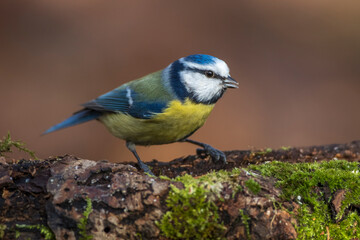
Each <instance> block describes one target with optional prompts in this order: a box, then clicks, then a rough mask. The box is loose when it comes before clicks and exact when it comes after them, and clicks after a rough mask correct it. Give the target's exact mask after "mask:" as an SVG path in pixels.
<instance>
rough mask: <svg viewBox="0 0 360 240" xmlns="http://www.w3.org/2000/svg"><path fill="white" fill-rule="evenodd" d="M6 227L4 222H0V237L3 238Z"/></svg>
mask: <svg viewBox="0 0 360 240" xmlns="http://www.w3.org/2000/svg"><path fill="white" fill-rule="evenodd" d="M6 228H7V226H6V225H5V224H0V239H3V237H4V235H5V230H6Z"/></svg>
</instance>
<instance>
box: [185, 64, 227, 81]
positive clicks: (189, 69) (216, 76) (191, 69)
mask: <svg viewBox="0 0 360 240" xmlns="http://www.w3.org/2000/svg"><path fill="white" fill-rule="evenodd" d="M184 70H187V71H192V72H198V73H201V74H203V75H205V76H206V71H209V70H202V69H196V68H189V67H187V68H185V69H184ZM212 72H213V71H212ZM213 73H214V77H213V78H217V79H220V80H223V81H224V80H225V79H226V77H223V76H220V75H219V74H216V73H215V72H213Z"/></svg>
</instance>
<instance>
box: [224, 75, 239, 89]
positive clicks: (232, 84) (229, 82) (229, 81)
mask: <svg viewBox="0 0 360 240" xmlns="http://www.w3.org/2000/svg"><path fill="white" fill-rule="evenodd" d="M224 83H225V87H227V88H239V86H238V85H239V83H238V82H237V81H235V79H233V78H232V77H230V76H229V77H227V78H226V79H225V80H224Z"/></svg>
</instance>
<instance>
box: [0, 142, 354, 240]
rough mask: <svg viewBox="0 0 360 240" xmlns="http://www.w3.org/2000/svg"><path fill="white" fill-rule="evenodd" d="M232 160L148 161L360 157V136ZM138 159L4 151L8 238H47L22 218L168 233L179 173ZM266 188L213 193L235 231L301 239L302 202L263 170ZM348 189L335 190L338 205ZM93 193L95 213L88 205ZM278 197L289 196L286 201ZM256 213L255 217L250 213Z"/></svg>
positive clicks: (124, 234)
mask: <svg viewBox="0 0 360 240" xmlns="http://www.w3.org/2000/svg"><path fill="white" fill-rule="evenodd" d="M226 155H227V159H228V164H226V165H225V164H222V163H212V161H211V159H209V158H208V157H204V156H188V157H185V158H181V159H176V160H174V161H171V162H169V163H160V162H157V161H153V162H150V163H148V164H149V165H150V166H151V167H152V171H153V172H154V174H155V175H157V176H159V175H165V176H168V177H170V178H174V177H176V176H179V175H183V174H185V173H188V174H191V175H192V176H194V177H197V176H201V175H203V174H206V173H208V172H209V171H212V170H220V169H225V170H231V169H233V168H234V167H240V168H241V167H245V166H248V165H249V164H260V163H263V162H266V161H272V160H279V161H288V162H293V163H295V162H313V161H320V160H331V159H333V158H339V159H340V158H341V159H347V160H349V161H359V159H360V141H354V142H352V143H349V144H333V145H326V146H316V147H307V148H291V149H286V150H277V151H267V150H264V151H229V152H226ZM135 166H136V165H135V164H134V163H127V164H120V163H109V162H106V161H98V162H96V161H91V160H86V159H79V158H77V157H74V156H68V155H66V156H63V157H57V158H49V159H46V160H36V161H34V160H20V161H18V162H17V163H10V162H9V161H8V160H6V159H5V158H0V187H1V197H0V206H1V208H0V227H1V229H3V230H2V231H0V236H1V234H2V237H3V239H15V238H16V237H18V239H29V238H30V239H41V238H44V234H41V233H40V231H39V229H35V228H21V226H20V227H19V224H22V226H34V225H37V226H44V227H48V228H50V229H51V231H52V232H53V233H54V234H55V237H56V239H81V238H82V239H85V237H84V234H83V233H81V227H79V223H80V222H81V221H82V220H81V219H83V221H85V224H84V226H85V227H86V229H85V230H86V234H87V235H91V236H92V238H93V239H159V238H160V239H166V237H164V236H163V235H161V232H160V230H159V227H158V225H157V224H156V222H159V221H160V220H161V218H162V217H163V215H164V213H166V212H167V211H168V207H167V202H166V199H167V198H168V195H169V191H170V185H174V186H175V187H176V188H178V189H183V188H184V184H183V183H181V182H176V181H174V180H167V179H163V178H157V177H151V176H148V175H146V174H143V173H142V172H141V171H139V170H137V169H136V167H135ZM249 179H251V174H249V173H248V172H247V171H245V170H241V172H240V174H239V175H238V176H236V179H235V180H234V182H236V183H237V184H238V185H239V186H244V184H245V182H246V181H248V180H249ZM256 182H257V183H258V184H259V185H260V187H261V188H260V189H261V190H260V192H258V193H256V194H255V193H253V192H251V191H249V190H248V189H247V188H245V189H243V190H242V191H235V190H234V189H233V188H231V187H230V186H229V184H227V183H221V185H222V186H221V189H222V190H221V192H220V195H219V196H217V197H216V198H215V199H213V200H212V201H213V202H214V203H215V205H216V206H217V209H218V214H219V217H220V222H222V223H223V224H224V226H225V230H224V233H223V236H224V237H225V238H227V239H296V237H297V233H296V230H295V226H296V219H295V218H294V216H292V215H290V214H289V213H288V212H287V211H286V210H287V209H288V210H293V209H296V208H297V207H298V206H297V204H296V203H294V202H291V201H288V202H284V201H283V200H282V199H281V198H280V194H281V189H279V188H277V187H276V186H275V182H276V181H275V179H272V178H268V177H263V176H260V175H259V176H257V178H256ZM343 196H344V193H343V192H341V191H339V192H336V193H335V194H334V196H331V195H330V196H329V197H333V198H334V201H333V203H334V206H333V207H332V208H333V209H334V211H336V209H337V208H338V206H336V203H337V202H339V201H340V202H341V198H342V197H343ZM87 199H90V200H91V203H92V207H91V212H90V215H89V217H88V218H86V217H84V212H85V211H86V207H89V206H88V203H87ZM274 202H279V203H282V206H284V207H283V208H278V207H277V206H276V205H275V204H274ZM242 214H246V216H248V220H246V221H247V223H246V222H244V221H243V220H244V219H243V215H242Z"/></svg>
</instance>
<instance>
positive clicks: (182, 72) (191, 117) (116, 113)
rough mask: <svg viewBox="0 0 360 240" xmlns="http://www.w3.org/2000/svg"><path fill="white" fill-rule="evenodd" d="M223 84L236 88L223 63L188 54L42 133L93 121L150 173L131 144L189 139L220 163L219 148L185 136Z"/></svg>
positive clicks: (211, 104) (219, 94)
mask: <svg viewBox="0 0 360 240" xmlns="http://www.w3.org/2000/svg"><path fill="white" fill-rule="evenodd" d="M228 88H238V83H237V82H236V81H235V80H234V79H233V78H231V76H230V74H229V68H228V66H227V64H226V63H225V62H224V61H222V60H220V59H218V58H216V57H213V56H209V55H204V54H195V55H190V56H187V57H184V58H180V59H178V60H176V61H175V62H173V63H171V64H170V65H169V66H167V67H166V68H165V69H163V70H160V71H158V72H154V73H151V74H149V75H147V76H145V77H142V78H140V79H137V80H134V81H131V82H128V83H125V84H123V85H121V86H120V87H118V88H115V89H114V90H112V91H110V92H108V93H105V94H104V95H101V96H99V97H98V98H96V99H94V100H91V101H89V102H87V103H85V104H83V105H82V106H83V109H82V110H80V111H78V112H75V113H74V114H73V115H72V116H71V117H69V118H68V119H66V120H65V121H63V122H61V123H59V124H57V125H55V126H53V127H51V128H50V129H48V130H47V131H46V132H45V134H47V133H50V132H53V131H56V130H59V129H62V128H66V127H70V126H74V125H77V124H80V123H84V122H87V121H90V120H95V119H96V120H98V121H100V122H101V123H103V124H104V125H105V127H106V128H107V129H108V130H109V131H110V133H112V134H113V135H114V136H116V137H118V138H121V139H124V140H125V141H126V146H127V148H128V149H129V150H130V151H131V152H132V153H133V154H134V156H135V157H136V159H137V161H138V164H139V165H140V167H141V168H142V169H143V170H144V171H145V172H147V173H149V174H151V175H153V173H152V172H151V171H150V169H149V167H148V166H147V165H146V164H144V163H143V162H142V161H141V159H140V157H139V156H138V154H137V152H136V149H135V145H143V146H148V145H158V144H167V143H173V142H189V143H192V144H195V145H198V146H200V147H202V148H203V149H202V152H203V153H206V154H208V155H210V156H211V157H212V159H214V160H220V161H222V162H224V163H226V157H225V154H224V153H223V152H221V151H219V150H217V149H215V148H213V147H211V146H210V145H208V144H204V143H201V142H197V141H194V140H190V139H188V137H189V136H191V135H192V134H193V133H194V132H195V131H196V130H198V129H199V128H200V127H201V126H202V125H203V124H204V123H205V121H206V119H207V118H208V116H209V114H210V112H211V111H212V110H213V108H214V105H215V103H216V102H217V101H218V100H219V99H220V98H221V97H222V95H223V94H224V92H225V91H226V89H228Z"/></svg>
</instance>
